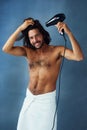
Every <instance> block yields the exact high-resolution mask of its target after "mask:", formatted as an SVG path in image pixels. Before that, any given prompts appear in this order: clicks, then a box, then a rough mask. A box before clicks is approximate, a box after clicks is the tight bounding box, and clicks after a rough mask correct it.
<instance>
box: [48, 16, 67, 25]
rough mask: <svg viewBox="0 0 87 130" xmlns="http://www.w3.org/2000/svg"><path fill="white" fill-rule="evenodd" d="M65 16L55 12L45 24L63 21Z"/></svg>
mask: <svg viewBox="0 0 87 130" xmlns="http://www.w3.org/2000/svg"><path fill="white" fill-rule="evenodd" d="M65 18H66V17H65V15H64V14H62V13H61V14H56V15H55V16H53V17H52V18H51V19H50V20H48V21H47V22H46V26H47V27H49V26H52V25H55V24H57V23H58V22H63V21H64V19H65Z"/></svg>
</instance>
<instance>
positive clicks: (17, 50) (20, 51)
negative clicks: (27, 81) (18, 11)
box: [2, 20, 34, 56]
mask: <svg viewBox="0 0 87 130" xmlns="http://www.w3.org/2000/svg"><path fill="white" fill-rule="evenodd" d="M32 24H34V23H33V21H32V20H26V21H25V22H24V23H23V24H22V25H20V26H19V27H18V28H17V29H16V31H15V32H14V33H13V34H12V35H11V36H10V37H9V38H8V40H7V41H6V43H5V45H4V46H3V48H2V50H3V51H4V52H5V53H9V54H12V55H15V56H26V51H25V49H24V47H21V46H14V43H15V42H16V40H17V38H18V35H19V34H20V33H21V31H23V30H24V29H26V28H27V27H28V26H29V25H32Z"/></svg>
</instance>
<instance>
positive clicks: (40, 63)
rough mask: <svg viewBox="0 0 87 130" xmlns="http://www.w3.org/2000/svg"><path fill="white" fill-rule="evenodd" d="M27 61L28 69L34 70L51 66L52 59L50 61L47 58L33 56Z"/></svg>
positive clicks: (44, 56)
mask: <svg viewBox="0 0 87 130" xmlns="http://www.w3.org/2000/svg"><path fill="white" fill-rule="evenodd" d="M28 61H29V67H30V69H32V68H36V67H46V68H48V67H51V65H52V59H50V57H49V56H46V55H43V56H40V55H37V54H36V55H35V56H31V57H29V58H28Z"/></svg>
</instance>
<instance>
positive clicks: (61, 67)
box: [51, 32, 67, 130]
mask: <svg viewBox="0 0 87 130" xmlns="http://www.w3.org/2000/svg"><path fill="white" fill-rule="evenodd" d="M62 36H63V38H64V41H65V45H64V53H63V57H62V62H61V66H60V72H59V89H58V98H57V102H56V110H55V113H54V119H53V126H52V129H51V130H53V129H54V125H55V119H56V114H57V111H58V106H59V98H60V85H61V73H62V69H63V65H64V56H65V51H66V43H67V40H66V37H65V33H64V32H63V34H62Z"/></svg>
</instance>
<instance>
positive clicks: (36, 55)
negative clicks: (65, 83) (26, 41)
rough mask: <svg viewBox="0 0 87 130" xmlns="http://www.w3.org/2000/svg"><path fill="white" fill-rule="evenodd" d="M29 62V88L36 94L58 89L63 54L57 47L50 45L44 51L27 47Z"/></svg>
mask: <svg viewBox="0 0 87 130" xmlns="http://www.w3.org/2000/svg"><path fill="white" fill-rule="evenodd" d="M26 52H27V60H28V63H29V74H30V81H29V89H30V90H31V92H32V93H33V94H35V95H38V94H42V93H47V92H51V91H53V90H55V89H56V81H57V77H58V74H59V70H60V64H61V56H59V53H58V52H57V51H56V47H53V46H48V48H46V49H45V50H43V51H38V50H36V51H35V50H32V49H28V48H27V49H26Z"/></svg>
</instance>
